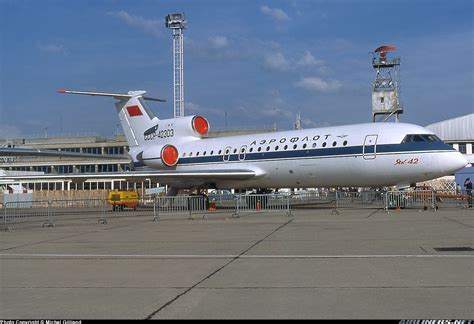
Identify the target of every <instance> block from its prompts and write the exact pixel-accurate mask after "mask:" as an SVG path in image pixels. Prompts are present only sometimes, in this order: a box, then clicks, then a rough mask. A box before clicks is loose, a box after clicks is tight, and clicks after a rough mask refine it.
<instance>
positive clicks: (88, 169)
mask: <svg viewBox="0 0 474 324" xmlns="http://www.w3.org/2000/svg"><path fill="white" fill-rule="evenodd" d="M79 172H80V173H92V172H95V165H90V164H89V165H87V164H86V165H80V166H79Z"/></svg>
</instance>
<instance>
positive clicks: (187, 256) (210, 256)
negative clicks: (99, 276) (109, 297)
mask: <svg viewBox="0 0 474 324" xmlns="http://www.w3.org/2000/svg"><path fill="white" fill-rule="evenodd" d="M0 258H11V259H15V258H33V259H35V258H37V259H42V258H44V259H58V258H64V259H236V258H239V259H372V258H378V259H388V258H474V254H374V255H370V254H367V255H248V254H247V255H239V254H222V255H217V254H194V255H190V254H60V253H59V254H32V253H25V254H19V253H4V254H0Z"/></svg>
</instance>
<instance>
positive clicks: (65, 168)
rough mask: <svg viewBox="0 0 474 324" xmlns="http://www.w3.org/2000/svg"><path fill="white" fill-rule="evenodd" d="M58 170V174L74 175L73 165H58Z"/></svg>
mask: <svg viewBox="0 0 474 324" xmlns="http://www.w3.org/2000/svg"><path fill="white" fill-rule="evenodd" d="M56 170H57V172H58V173H73V172H74V170H73V167H72V165H58V166H57V167H56Z"/></svg>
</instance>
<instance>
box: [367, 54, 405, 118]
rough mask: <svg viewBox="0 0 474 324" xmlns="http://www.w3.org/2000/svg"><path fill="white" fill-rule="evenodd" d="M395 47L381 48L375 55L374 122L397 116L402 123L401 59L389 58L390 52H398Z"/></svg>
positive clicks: (373, 86)
mask: <svg viewBox="0 0 474 324" xmlns="http://www.w3.org/2000/svg"><path fill="white" fill-rule="evenodd" d="M396 49H397V48H396V47H394V46H380V47H378V48H377V49H376V50H375V51H374V52H373V53H372V55H373V58H372V67H373V68H374V70H375V80H374V82H373V84H372V121H373V122H375V121H376V118H377V117H378V116H379V115H382V118H381V119H380V120H379V121H383V122H385V121H387V120H388V119H389V118H390V117H392V116H395V121H396V122H397V123H398V122H399V121H400V115H401V114H402V113H403V107H402V105H401V103H400V96H399V94H400V80H399V77H400V58H398V57H397V58H388V57H387V54H388V52H389V51H393V50H396ZM377 56H378V57H377Z"/></svg>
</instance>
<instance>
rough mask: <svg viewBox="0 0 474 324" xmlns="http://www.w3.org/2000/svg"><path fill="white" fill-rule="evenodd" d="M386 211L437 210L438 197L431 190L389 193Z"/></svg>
mask: <svg viewBox="0 0 474 324" xmlns="http://www.w3.org/2000/svg"><path fill="white" fill-rule="evenodd" d="M385 199H386V200H385V210H387V211H388V210H389V209H404V208H418V209H424V210H426V209H428V208H430V209H433V210H436V195H435V193H434V191H431V190H419V191H387V192H386V198H385Z"/></svg>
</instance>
